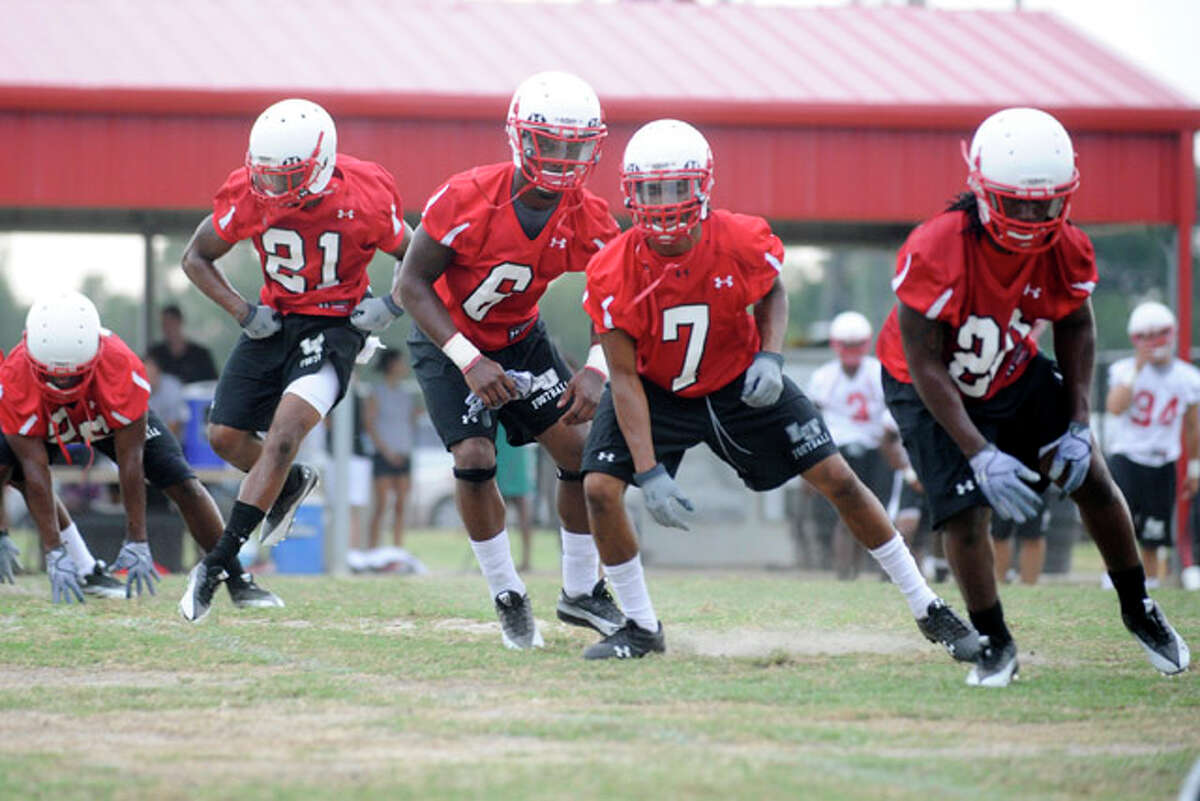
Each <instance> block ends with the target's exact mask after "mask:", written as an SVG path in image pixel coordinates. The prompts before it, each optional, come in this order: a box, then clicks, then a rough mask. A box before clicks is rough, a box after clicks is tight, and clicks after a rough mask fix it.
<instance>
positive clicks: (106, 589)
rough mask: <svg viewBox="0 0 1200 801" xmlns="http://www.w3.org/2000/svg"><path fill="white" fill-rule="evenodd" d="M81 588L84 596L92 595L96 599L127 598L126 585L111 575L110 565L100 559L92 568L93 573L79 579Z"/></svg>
mask: <svg viewBox="0 0 1200 801" xmlns="http://www.w3.org/2000/svg"><path fill="white" fill-rule="evenodd" d="M79 588H80V589H81V590H83V594H84V595H92V596H95V597H96V598H124V597H125V585H124V583H122V582H121V580H120V579H117V578H115V577H114V576H113V574H112V573H109V572H108V565H106V564H104V562H102V561H101V560H99V559H97V560H96V566H95V567H93V568H92V572H91V573H88V574H87V575H86V576H83V577H82V578H80V579H79Z"/></svg>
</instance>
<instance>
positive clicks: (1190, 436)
mask: <svg viewBox="0 0 1200 801" xmlns="http://www.w3.org/2000/svg"><path fill="white" fill-rule="evenodd" d="M1175 329H1176V326H1175V315H1174V313H1173V312H1172V311H1171V310H1170V309H1168V308H1167V307H1166V306H1164V305H1163V304H1161V303H1155V302H1154V301H1147V302H1145V303H1141V304H1138V306H1137V307H1135V308H1134V310H1133V313H1132V314H1130V315H1129V338H1130V339H1131V340H1132V341H1133V347H1134V355H1133V356H1128V357H1126V358H1124V359H1121V360H1119V361H1117V362H1114V363H1113V365H1112V366H1111V367H1109V369H1108V399H1107V402H1106V404H1105V405H1106V407H1107V409H1108V412H1109V414H1111V415H1114V417H1115V420H1114V422H1113V427H1112V431H1111V434H1110V435H1109V439H1108V442H1109V455H1108V467H1109V469H1110V470H1112V475H1113V479H1114V480H1115V481H1116V482H1117V486H1118V487H1120V488H1121V492H1122V493H1124V495H1125V501H1126V502H1127V503H1128V504H1129V512H1130V514H1131V515H1132V516H1133V528H1134V534H1135V535H1136V536H1137V540H1138V543H1139V544H1140V545H1141V551H1142V564H1144V565H1145V567H1146V586H1147V587H1151V588H1153V587H1157V586H1158V585H1159V582H1160V580H1161V579H1162V578H1163V575H1162V574H1163V572H1165V568H1166V565H1165V564H1164V565H1160V564H1159V559H1158V549H1159V548H1171V547H1173V546H1174V544H1175V538H1174V535H1173V530H1174V526H1173V522H1174V519H1175V503H1176V500H1177V499H1176V492H1175V463H1176V462H1177V461H1178V460H1179V457H1180V455H1181V453H1182V452H1181V449H1180V432H1181V431H1182V433H1183V442H1184V443H1185V444H1186V445H1187V453H1188V462H1187V477H1186V479H1185V483H1184V485H1183V491H1182V493H1180V494H1181V495H1182V496H1183V497H1184V498H1190V497H1192V496H1193V495H1195V494H1196V489H1197V487H1200V370H1197V369H1196V368H1195V367H1193V366H1192V365H1190V364H1188V363H1187V362H1185V361H1183V360H1182V359H1178V358H1176V357H1175Z"/></svg>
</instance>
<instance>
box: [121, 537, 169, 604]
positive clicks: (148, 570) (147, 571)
mask: <svg viewBox="0 0 1200 801" xmlns="http://www.w3.org/2000/svg"><path fill="white" fill-rule="evenodd" d="M112 568H113V570H127V571H129V572H128V573H126V574H125V597H126V598H130V597H132V596H133V588H134V587H135V586H136V587H137V594H138V595H139V596H140V595H141V594H142V582H143V581H144V582H145V583H146V589H148V590H149V591H150V594H151V595H156V594H157V593H156V592H155V590H154V582H156V581H158V580H159V578H158V571H157V570H155V569H154V557H153V556H151V555H150V543H148V542H129V541H126V542H125V544H124V545H122V546H121V552H120V553H118V554H117V561H115V562H113V564H112Z"/></svg>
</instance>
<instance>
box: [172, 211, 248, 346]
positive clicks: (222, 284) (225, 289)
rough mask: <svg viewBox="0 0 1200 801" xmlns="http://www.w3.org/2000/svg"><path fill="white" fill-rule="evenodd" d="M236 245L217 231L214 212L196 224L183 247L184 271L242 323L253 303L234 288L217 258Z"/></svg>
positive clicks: (193, 281)
mask: <svg viewBox="0 0 1200 801" xmlns="http://www.w3.org/2000/svg"><path fill="white" fill-rule="evenodd" d="M232 248H233V245H231V244H230V243H228V242H226V241H225V240H224V239H222V238H221V237H220V236H218V235H217V231H216V229H215V228H213V219H212V215H211V214H210V215H208V216H207V217H205V218H204V219H203V220H202V221H201V222H200V225H198V226H197V227H196V231H195V233H193V234H192V238H191V240H190V241H189V242H188V243H187V247H185V248H184V249H183V261H182V263H183V272H184V274H186V275H187V277H188V278H189V279H190V280H191V282H192V283H193V284H195V285H196V287H197V288H198V289H199V290H200V291H201V292H203V293H204V294H205V295H207V296H208V297H209V299H210V300H212V301H213V303H216V304H217V305H218V306H220V307H221V308H222V309H224V310H225V311H226V312H228V313H229V315H230V316H231V317H233V319H234V320H237V321H238V323H239V324H240V323H241V321H242V319H243V318H245V316H246V312H247V311H248V310H249V309H250V308H251V307H252V306H253V304H251V303H250V302H249V301H247V300H246V299H245V298H243V297H242V296H241V295H240V294H239V293H238V291H237V290H236V289H234V288H233V284H231V283H229V279H228V278H226V277H225V273H224V272H222V271H221V268H220V267H218V266H217V265H216V260H217V259H219V258H221V257H222V256H224V255H225V254H226V253H228V252H229V251H230V250H231V249H232Z"/></svg>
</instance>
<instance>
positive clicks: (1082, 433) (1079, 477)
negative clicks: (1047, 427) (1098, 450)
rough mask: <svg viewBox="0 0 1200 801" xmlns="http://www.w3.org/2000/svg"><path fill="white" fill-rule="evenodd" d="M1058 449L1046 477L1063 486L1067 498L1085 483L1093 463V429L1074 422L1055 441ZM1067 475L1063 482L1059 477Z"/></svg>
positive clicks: (1063, 493) (1063, 492)
mask: <svg viewBox="0 0 1200 801" xmlns="http://www.w3.org/2000/svg"><path fill="white" fill-rule="evenodd" d="M1054 444H1055V445H1057V446H1058V450H1057V451H1055V452H1054V461H1052V462H1050V472H1049V473H1047V474H1046V477H1047V478H1049V479H1050V480H1051V481H1053V482H1055V483H1057V484H1058V485H1059V486H1060V487H1061V488H1062V496H1063V497H1064V498H1065V497H1067V496H1068V495H1070V494H1071V493H1072V492H1074V491H1075V490H1077V489H1079V487H1080V486H1081V485H1082V484H1083V480H1084V479H1085V478H1087V474H1088V468H1089V467H1090V466H1091V464H1092V430H1091V429H1090V428H1088V427H1087V426H1086V425H1084V424H1083V423H1076V422H1074V421H1072V423H1071V424H1070V425H1069V426H1067V433H1065V434H1063V435H1062V436H1061V437H1059V438H1058V439H1056V440H1055V441H1054ZM1064 474H1065V475H1066V478H1064V479H1063V480H1062V481H1061V482H1059V478H1061V477H1062V476H1063V475H1064Z"/></svg>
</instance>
